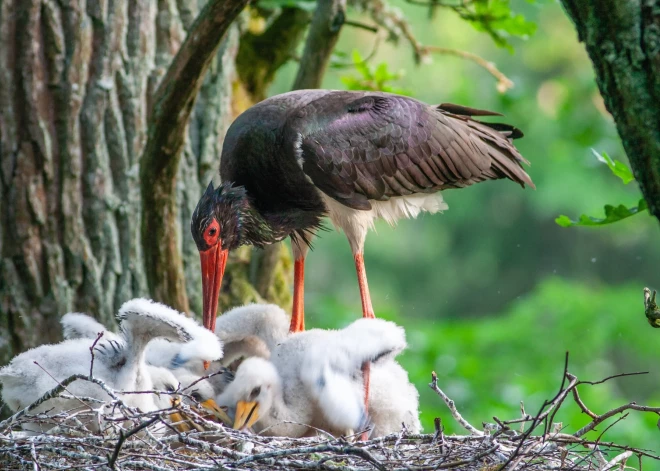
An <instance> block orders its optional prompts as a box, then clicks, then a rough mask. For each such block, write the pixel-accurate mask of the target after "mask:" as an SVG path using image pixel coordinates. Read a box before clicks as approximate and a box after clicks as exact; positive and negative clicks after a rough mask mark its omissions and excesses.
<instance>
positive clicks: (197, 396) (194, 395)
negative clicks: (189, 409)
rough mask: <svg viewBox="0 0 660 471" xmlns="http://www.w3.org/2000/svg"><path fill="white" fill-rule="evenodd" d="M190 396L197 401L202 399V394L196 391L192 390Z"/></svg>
mask: <svg viewBox="0 0 660 471" xmlns="http://www.w3.org/2000/svg"><path fill="white" fill-rule="evenodd" d="M191 396H192V398H193V399H194V400H196V401H197V402H200V401H201V400H202V395H201V394H200V393H198V392H194V393H192V394H191Z"/></svg>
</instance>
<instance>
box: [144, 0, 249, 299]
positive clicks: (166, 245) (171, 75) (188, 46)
mask: <svg viewBox="0 0 660 471" xmlns="http://www.w3.org/2000/svg"><path fill="white" fill-rule="evenodd" d="M247 3H248V0H233V1H227V0H209V1H208V2H207V3H206V5H205V6H204V8H203V9H202V10H201V11H200V13H199V15H198V17H197V19H196V20H195V22H194V24H193V25H192V27H191V28H190V31H189V33H188V35H187V36H186V40H185V41H184V43H183V44H182V46H181V48H180V49H179V51H178V53H177V55H176V56H175V57H174V60H173V61H172V63H171V64H170V66H169V68H168V70H167V73H166V74H165V77H164V78H163V80H162V82H161V83H160V86H159V87H158V90H157V91H156V93H155V96H154V101H153V102H154V106H153V110H152V113H151V115H150V119H149V127H148V137H147V143H146V145H145V149H144V154H143V155H142V159H141V165H140V181H141V192H142V207H143V208H145V210H144V211H143V214H142V246H143V247H144V259H145V260H144V262H145V266H147V267H149V269H148V270H147V271H146V274H147V281H148V284H149V291H150V292H151V295H152V296H153V297H154V298H155V299H157V300H158V301H162V302H165V303H166V304H168V305H170V306H172V307H174V308H175V309H178V310H179V311H184V312H187V311H188V310H189V309H188V297H187V295H186V289H185V280H184V278H183V264H182V260H181V253H180V250H179V240H178V239H179V236H178V233H179V231H178V229H177V227H178V214H177V213H178V211H177V205H176V176H177V172H178V168H179V160H180V158H181V150H182V148H183V144H184V141H185V135H186V129H187V126H188V120H189V118H190V114H191V113H192V110H193V106H194V104H195V100H196V98H197V94H198V92H199V89H200V87H201V85H202V81H203V79H204V74H205V73H206V70H207V69H208V67H209V65H210V63H211V59H212V58H213V57H214V56H215V53H216V51H217V50H218V47H219V46H220V43H221V42H222V40H223V39H224V37H225V36H226V33H227V30H228V29H229V26H230V25H231V23H232V22H233V21H234V19H235V18H236V17H237V16H238V14H239V13H240V12H241V10H243V7H245V5H246V4H247Z"/></svg>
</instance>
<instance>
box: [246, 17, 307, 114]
mask: <svg viewBox="0 0 660 471" xmlns="http://www.w3.org/2000/svg"><path fill="white" fill-rule="evenodd" d="M309 19H310V14H309V13H308V12H307V11H305V10H301V9H300V8H283V9H282V13H280V14H279V16H278V17H277V18H276V19H275V21H273V22H272V23H271V24H270V26H269V27H268V29H266V31H264V32H263V33H262V34H254V33H251V32H248V33H245V34H244V35H243V36H242V37H241V42H240V46H239V49H238V55H237V56H236V70H237V71H238V75H239V76H240V78H241V82H243V84H245V88H246V90H247V92H248V93H249V94H250V96H251V98H252V100H253V101H254V102H255V103H256V102H259V101H261V100H263V99H265V98H266V91H267V88H268V86H269V85H270V84H271V82H272V81H273V78H274V77H275V73H276V72H277V71H278V70H279V68H280V67H282V66H283V65H284V64H285V63H286V62H287V61H288V60H289V59H291V56H292V55H293V54H294V53H295V50H296V46H298V43H300V40H301V39H302V37H303V34H304V32H305V30H306V29H307V26H308V24H309Z"/></svg>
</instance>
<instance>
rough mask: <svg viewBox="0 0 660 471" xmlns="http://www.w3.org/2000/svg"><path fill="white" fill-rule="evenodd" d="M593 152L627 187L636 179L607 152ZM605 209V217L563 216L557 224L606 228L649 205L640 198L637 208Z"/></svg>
mask: <svg viewBox="0 0 660 471" xmlns="http://www.w3.org/2000/svg"><path fill="white" fill-rule="evenodd" d="M591 152H593V154H594V156H595V157H596V158H597V159H598V161H599V162H602V163H604V164H605V165H607V167H608V168H609V169H610V171H611V172H612V173H613V174H614V175H616V176H617V177H618V178H619V179H621V181H622V182H623V184H624V185H627V184H628V183H630V182H631V181H633V180H634V179H635V177H634V176H633V173H632V171H631V170H630V168H629V167H628V166H627V165H626V164H624V163H622V162H620V161H618V160H614V159H612V158H611V157H610V156H609V155H607V154H606V153H605V152H603V153H598V152H596V151H595V150H594V149H591ZM603 209H604V211H605V217H593V216H588V215H586V214H582V215H581V216H580V218H579V219H578V220H577V221H575V220H573V219H571V218H569V217H568V216H565V215H563V214H562V215H561V216H559V217H558V218H557V219H555V222H556V223H557V224H559V225H560V226H562V227H574V226H605V225H607V224H612V223H615V222H618V221H621V220H623V219H627V218H629V217H631V216H634V215H636V214H639V213H642V212H644V211H646V210H648V205H647V204H646V200H645V199H644V198H640V200H639V202H638V203H637V206H633V207H628V206H626V205H624V204H619V205H617V206H614V205H611V204H606V205H605V207H604V208H603Z"/></svg>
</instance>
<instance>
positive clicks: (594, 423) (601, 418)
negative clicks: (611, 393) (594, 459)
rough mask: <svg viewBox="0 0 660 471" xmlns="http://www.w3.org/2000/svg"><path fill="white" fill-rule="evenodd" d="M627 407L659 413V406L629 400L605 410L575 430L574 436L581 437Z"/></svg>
mask: <svg viewBox="0 0 660 471" xmlns="http://www.w3.org/2000/svg"><path fill="white" fill-rule="evenodd" d="M628 409H632V410H636V411H640V412H654V413H656V414H658V415H660V407H649V406H640V405H637V404H636V403H634V402H631V403H629V404H624V405H622V406H619V407H617V408H616V409H612V410H610V411H607V412H605V413H604V414H603V415H599V416H598V417H596V418H595V419H594V420H592V421H591V422H589V423H588V424H587V425H585V426H584V427H582V428H581V429H580V430H578V431H577V432H575V433H574V435H575V436H576V437H581V436H583V435H584V434H585V433H587V432H590V431H591V430H593V429H594V428H596V426H597V425H598V424H600V423H601V422H603V421H604V420H607V419H609V418H610V417H612V416H615V415H616V414H620V413H621V412H623V411H625V410H628Z"/></svg>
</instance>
